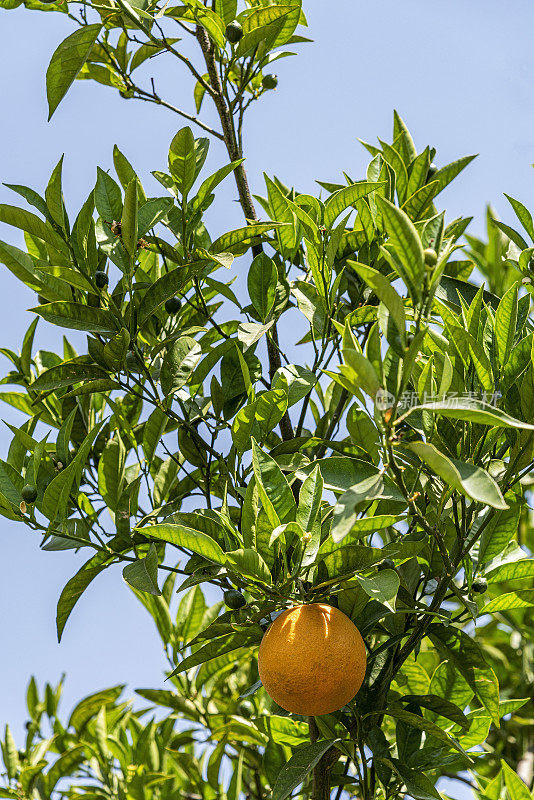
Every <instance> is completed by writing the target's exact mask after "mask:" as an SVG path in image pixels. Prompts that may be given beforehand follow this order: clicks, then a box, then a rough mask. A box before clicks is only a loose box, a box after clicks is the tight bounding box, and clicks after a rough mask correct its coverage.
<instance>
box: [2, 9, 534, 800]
mask: <svg viewBox="0 0 534 800" xmlns="http://www.w3.org/2000/svg"><path fill="white" fill-rule="evenodd" d="M304 5H305V7H306V10H307V13H308V19H309V23H310V28H309V35H310V37H312V38H313V39H314V40H315V42H314V43H313V44H310V45H304V46H301V47H300V51H299V52H300V54H299V56H298V57H297V58H292V59H285V60H282V61H280V62H279V63H278V64H277V65H276V70H277V72H278V74H279V78H280V83H279V88H278V90H277V91H276V92H270V93H269V94H268V95H267V96H266V97H265V98H264V102H262V103H261V104H260V105H258V107H257V108H255V109H254V110H253V111H252V112H251V114H250V117H249V122H248V134H247V137H246V152H247V157H248V160H247V164H248V168H249V171H250V176H251V182H252V185H253V189H254V191H256V192H260V193H261V191H262V183H261V174H262V172H263V171H265V172H267V173H268V174H273V173H274V174H276V175H278V176H279V177H280V178H281V179H282V180H284V182H285V183H287V184H290V185H291V184H293V185H296V186H297V187H298V188H299V189H300V190H302V191H313V190H314V183H313V182H314V179H315V178H321V179H324V180H328V179H336V178H337V176H338V175H340V173H341V171H342V170H346V171H347V172H348V173H349V174H350V175H351V176H352V177H354V178H360V177H363V170H364V167H365V164H366V162H367V157H366V153H365V151H364V150H363V148H362V147H361V146H360V145H359V143H358V142H357V137H361V138H363V139H365V140H368V141H373V140H375V138H376V136H380V137H381V138H389V139H390V136H391V119H392V110H393V108H397V109H398V111H399V112H400V114H401V115H402V116H403V118H404V119H405V121H406V122H407V124H408V126H409V127H410V129H411V131H412V134H413V135H414V138H415V141H416V144H417V145H418V146H419V148H420V149H422V148H423V147H424V146H425V145H426V144H431V145H434V146H435V147H436V148H437V150H438V155H437V158H436V161H437V163H438V165H443V164H445V163H448V162H449V161H452V160H453V159H455V158H457V157H459V156H461V155H466V154H470V153H480V157H479V159H477V160H476V161H475V162H474V163H473V164H472V165H471V166H470V167H469V168H468V169H467V170H466V171H465V173H464V174H463V175H462V176H461V177H460V178H459V179H457V181H456V182H455V183H454V184H453V186H452V187H451V188H450V189H448V190H447V191H446V192H445V193H444V194H443V195H442V198H443V200H442V202H443V203H444V205H445V206H446V207H447V209H448V213H449V215H450V217H451V218H452V217H455V216H458V215H460V214H463V215H464V216H466V215H474V216H475V217H476V221H475V223H474V225H473V230H474V231H475V232H480V231H481V230H482V222H481V220H482V216H483V212H484V206H485V203H486V202H488V201H491V202H492V203H493V205H494V206H495V207H496V208H497V210H498V212H499V213H500V215H501V216H502V217H503V218H504V219H506V220H508V221H509V222H511V221H512V217H511V214H510V213H509V211H508V208H507V202H506V200H505V199H504V198H503V197H502V193H503V192H504V191H506V192H507V193H509V194H511V195H513V196H515V197H517V198H519V199H520V200H522V201H523V202H524V203H525V204H526V205H527V206H528V205H533V204H532V203H531V197H532V185H533V178H534V174H533V172H532V166H531V165H532V162H533V161H534V135H533V133H534V87H533V84H532V74H533V68H532V67H533V65H532V61H533V56H532V53H533V47H532V31H533V30H534V6H533V5H532V2H531V0H514V2H513V3H511V4H508V5H506V6H504V5H503V4H502V3H500V2H497V0H469V2H465V0H439V2H429V0H403V2H399V0H373V2H359V1H358V0H322V2H321V0H305V3H304ZM0 29H1V31H2V48H0V103H1V108H2V125H1V126H0V181H2V182H7V183H21V184H28V185H30V186H33V187H35V188H36V189H38V190H42V189H43V188H44V186H45V185H46V182H47V179H48V176H49V174H50V172H51V170H52V168H53V166H54V165H55V163H56V162H57V160H58V158H59V156H60V155H61V153H62V152H65V154H66V159H65V193H66V196H67V202H68V204H69V207H70V209H72V211H73V212H74V211H75V210H77V209H78V208H79V204H80V202H81V201H83V199H85V197H86V196H87V194H88V192H89V191H90V188H91V187H92V185H93V183H94V177H95V171H96V165H97V164H99V165H101V166H102V167H104V168H109V167H110V166H111V152H112V147H113V144H114V143H117V144H118V145H119V147H121V149H123V150H124V152H125V153H126V154H127V155H128V157H129V158H130V159H131V161H132V162H133V163H134V165H136V167H137V168H138V171H139V172H140V174H141V175H142V176H143V177H145V176H148V174H149V171H150V170H152V169H161V168H164V166H165V160H166V153H167V148H168V144H169V142H170V140H171V138H172V136H173V134H174V133H175V131H176V130H177V128H178V127H181V125H182V123H181V122H179V120H178V119H177V118H176V117H174V116H173V115H172V114H170V113H169V112H166V111H164V110H162V109H158V108H155V107H153V106H150V105H147V104H142V103H135V102H133V101H129V102H125V101H123V100H121V99H120V98H119V97H118V96H117V95H116V94H115V93H114V92H113V91H112V90H110V89H106V88H104V87H102V86H97V85H96V84H93V83H90V82H77V83H76V84H75V85H74V87H73V88H72V89H71V91H70V93H69V95H68V97H67V99H66V100H65V101H64V102H63V103H62V105H61V106H60V108H59V110H58V111H57V112H56V115H55V116H54V118H53V121H52V123H50V124H47V122H46V117H47V109H46V100H45V91H44V73H45V70H46V67H47V65H48V61H49V58H50V55H51V53H52V51H53V50H54V48H55V46H56V45H57V44H58V43H59V41H61V39H62V38H64V37H65V36H66V35H67V34H68V33H69V32H70V31H71V30H72V27H71V23H70V22H69V20H66V19H64V18H63V17H62V15H59V14H43V13H38V12H27V11H25V10H24V9H22V10H20V9H19V10H17V11H9V12H6V11H2V10H0ZM156 66H157V69H158V72H157V73H156V74H157V75H158V76H159V90H160V93H161V94H162V95H163V96H166V97H167V98H168V99H170V100H172V101H173V102H175V103H176V104H183V105H184V107H186V106H187V108H189V109H191V83H190V81H189V77H188V74H187V73H186V72H184V71H181V69H180V67H179V66H177V65H176V63H175V62H174V61H169V60H167V61H164V60H161V61H159V62H158V63H157V64H155V62H151V65H150V69H153V68H154V67H156ZM145 74H147V75H148V76H150V74H151V73H150V72H147V73H145ZM210 117H211V119H213V116H212V114H211V111H210V114H209V115H208V119H209V118H210ZM221 158H222V153H221V149H220V147H219V148H218V149H217V148H215V147H214V152H213V154H212V157H211V164H212V165H213V168H214V169H215V168H216V166H217V165H218V163H219V161H220V159H221ZM147 188H148V190H149V192H153V193H154V194H156V193H157V194H159V193H160V190H159V189H157V188H156V185H155V184H154V183H153V182H149V181H148V180H147ZM234 198H235V191H234V190H233V187H232V186H231V185H230V184H228V186H227V188H226V189H225V190H224V191H223V192H222V193H221V195H220V199H219V202H218V204H217V205H216V208H215V212H213V211H212V213H211V221H212V228H213V233H220V232H222V231H223V230H225V229H226V228H229V227H237V226H239V225H240V224H241V216H240V210H239V207H238V206H237V204H236V203H233V202H232V200H233V199H234ZM0 202H8V203H11V202H14V203H16V202H17V199H16V196H15V195H13V194H12V193H11V192H9V191H8V190H7V189H5V188H4V187H3V186H0ZM0 227H2V229H1V230H0V238H2V239H7V241H10V242H12V243H15V244H18V243H19V237H18V235H17V233H16V232H13V231H11V230H9V229H7V228H5V227H4V226H0ZM33 299H34V298H33V296H32V293H31V292H30V291H29V290H26V289H25V288H24V287H22V286H20V285H19V284H18V283H17V282H16V281H15V280H14V279H12V277H11V275H10V274H9V273H8V272H7V270H3V271H2V291H1V292H0V325H1V340H0V341H1V344H2V346H7V347H11V348H14V349H18V348H19V346H20V343H21V340H22V336H23V333H24V331H25V329H26V328H27V326H28V324H29V322H30V319H31V315H30V314H28V313H27V312H26V311H25V309H27V308H29V307H30V306H31V305H32V304H33ZM39 336H40V344H41V346H47V347H51V346H54V343H55V342H57V332H56V331H54V330H53V329H52V328H50V327H49V328H46V327H45V326H44V325H43V327H42V329H41V330H40V334H39ZM5 363H6V371H7V361H6V362H5ZM0 416H2V417H3V418H4V419H10V420H11V419H14V416H13V415H10V409H9V408H8V407H7V406H4V407H2V408H1V409H0ZM7 444H8V437H7V436H6V435H5V432H4V431H3V430H0V450H1V451H2V454H3V453H5V451H6V448H7ZM0 559H1V562H0V563H1V564H2V570H1V580H0V608H1V609H2V613H1V615H0V637H1V641H2V643H3V658H2V664H1V667H0V670H1V673H0V678H1V680H0V725H1V726H2V727H3V723H4V722H5V721H9V722H10V723H13V724H14V727H15V730H16V731H17V733H18V732H19V731H20V729H21V725H22V721H23V697H24V691H25V686H26V683H27V681H28V679H29V677H30V675H31V674H32V673H35V674H36V675H37V676H38V678H39V679H40V680H41V681H42V680H44V679H49V680H56V679H57V678H58V677H59V675H60V673H61V672H62V671H66V672H67V673H68V680H67V686H66V691H65V696H66V702H65V705H66V706H68V705H70V703H71V702H72V701H74V700H75V699H76V698H79V697H80V696H81V695H83V694H84V693H89V692H90V691H93V690H95V689H97V688H100V687H104V686H106V685H111V684H113V683H115V682H117V683H118V682H122V681H128V682H129V684H130V686H132V687H141V686H156V685H157V684H158V682H159V681H160V676H161V670H162V668H163V666H164V662H163V658H162V657H161V653H160V650H159V644H158V642H157V640H156V637H155V635H154V634H153V632H152V627H151V625H150V622H149V620H148V617H147V615H145V613H144V612H143V610H142V609H141V608H140V607H139V606H138V604H137V603H136V601H135V600H134V599H133V598H132V597H131V595H130V592H129V590H128V589H127V588H126V587H125V585H123V584H122V579H121V576H120V572H119V570H116V571H109V572H107V573H105V574H104V575H103V576H101V577H100V578H99V579H98V580H97V581H96V582H95V584H94V586H93V587H92V588H90V589H89V590H88V591H87V593H86V595H85V596H84V597H83V598H82V601H81V602H80V604H79V607H78V608H77V610H76V611H75V612H74V614H73V615H72V617H71V620H70V624H69V625H68V626H67V629H66V633H65V635H64V639H63V642H62V643H61V645H59V646H58V644H57V642H56V638H55V630H54V615H55V603H56V600H57V597H58V595H59V592H60V590H61V588H62V587H63V585H64V583H65V582H66V580H67V579H68V578H69V577H70V576H71V575H72V574H73V572H74V571H75V569H76V568H77V564H78V563H80V559H79V557H76V556H73V555H72V553H63V554H58V553H44V552H40V551H39V549H38V541H37V540H36V539H35V537H32V535H30V534H29V533H27V532H25V529H24V528H22V527H19V526H17V525H15V524H13V523H10V522H8V521H7V520H4V519H3V518H1V519H0ZM449 791H451V792H452V789H450V790H449Z"/></svg>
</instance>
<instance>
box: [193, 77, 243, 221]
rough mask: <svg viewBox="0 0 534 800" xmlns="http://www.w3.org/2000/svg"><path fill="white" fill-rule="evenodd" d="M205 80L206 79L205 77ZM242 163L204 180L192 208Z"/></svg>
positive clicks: (241, 161)
mask: <svg viewBox="0 0 534 800" xmlns="http://www.w3.org/2000/svg"><path fill="white" fill-rule="evenodd" d="M206 78H208V76H207V75H206ZM197 85H200V87H201V89H203V91H205V90H204V87H203V86H202V85H201V84H197ZM243 161H244V159H243V158H238V159H237V161H232V162H231V163H230V164H227V165H226V166H225V167H221V168H220V169H218V170H217V171H216V172H214V173H213V175H210V176H209V178H206V180H205V181H203V182H202V183H201V184H200V189H199V190H198V192H197V194H196V196H195V197H194V198H193V200H191V204H192V206H193V208H200V207H202V205H203V203H204V201H205V200H206V199H207V198H208V197H209V196H210V194H211V193H212V192H213V190H214V189H215V187H216V186H218V185H219V184H220V183H221V182H222V181H223V180H224V179H225V178H226V176H227V175H229V174H230V173H231V172H233V171H234V170H235V169H236V168H237V167H238V166H239V165H240V164H242V163H243Z"/></svg>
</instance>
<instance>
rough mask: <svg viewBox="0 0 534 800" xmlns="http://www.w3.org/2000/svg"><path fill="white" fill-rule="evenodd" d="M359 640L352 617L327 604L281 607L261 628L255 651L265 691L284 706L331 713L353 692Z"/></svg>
mask: <svg viewBox="0 0 534 800" xmlns="http://www.w3.org/2000/svg"><path fill="white" fill-rule="evenodd" d="M366 662H367V656H366V651H365V645H364V642H363V639H362V637H361V635H360V632H359V630H358V628H357V627H356V626H355V625H354V623H353V622H352V621H351V620H350V619H349V618H348V617H347V616H346V614H344V613H343V612H342V611H340V610H339V609H338V608H334V607H333V606H329V605H325V604H323V603H310V604H307V605H300V606H294V607H293V608H288V609H286V610H285V611H283V612H282V613H281V614H280V615H279V616H278V617H277V618H276V619H275V621H274V622H273V623H272V625H271V626H270V627H269V628H268V630H267V632H266V633H265V635H264V637H263V639H262V641H261V645H260V651H259V655H258V668H259V673H260V678H261V681H262V683H263V686H264V687H265V690H266V691H267V693H268V694H269V695H270V697H272V699H273V700H274V701H275V702H276V703H278V705H279V706H281V707H282V708H284V709H285V710H286V711H290V712H292V713H294V714H301V715H304V716H320V715H321V714H331V713H332V712H333V711H337V710H339V709H340V708H342V707H343V706H344V705H346V704H347V703H348V702H350V700H352V699H353V697H354V696H355V695H356V693H357V692H358V689H359V688H360V686H361V684H362V682H363V679H364V677H365V668H366Z"/></svg>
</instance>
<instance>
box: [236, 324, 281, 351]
mask: <svg viewBox="0 0 534 800" xmlns="http://www.w3.org/2000/svg"><path fill="white" fill-rule="evenodd" d="M273 325H274V320H271V321H270V322H267V324H266V325H261V324H260V323H258V322H240V323H239V327H238V329H237V338H238V339H239V341H240V342H241V344H242V345H243V352H244V353H246V351H247V350H248V349H249V348H250V347H252V346H253V345H255V344H256V342H258V341H259V340H260V339H261V337H262V336H263V335H264V334H265V333H267V331H268V330H269V329H270V328H272V326H273Z"/></svg>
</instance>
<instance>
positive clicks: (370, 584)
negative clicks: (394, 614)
mask: <svg viewBox="0 0 534 800" xmlns="http://www.w3.org/2000/svg"><path fill="white" fill-rule="evenodd" d="M356 579H357V581H358V583H359V584H360V586H361V587H362V589H363V590H364V592H365V594H366V595H368V596H369V597H371V598H372V599H373V600H378V602H379V603H382V605H384V606H386V607H387V608H389V609H391V611H395V598H396V597H397V592H398V591H399V586H400V579H399V576H398V575H397V573H396V572H395V570H392V569H384V570H382V571H381V572H378V573H377V574H376V575H371V576H365V575H357V576H356Z"/></svg>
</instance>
